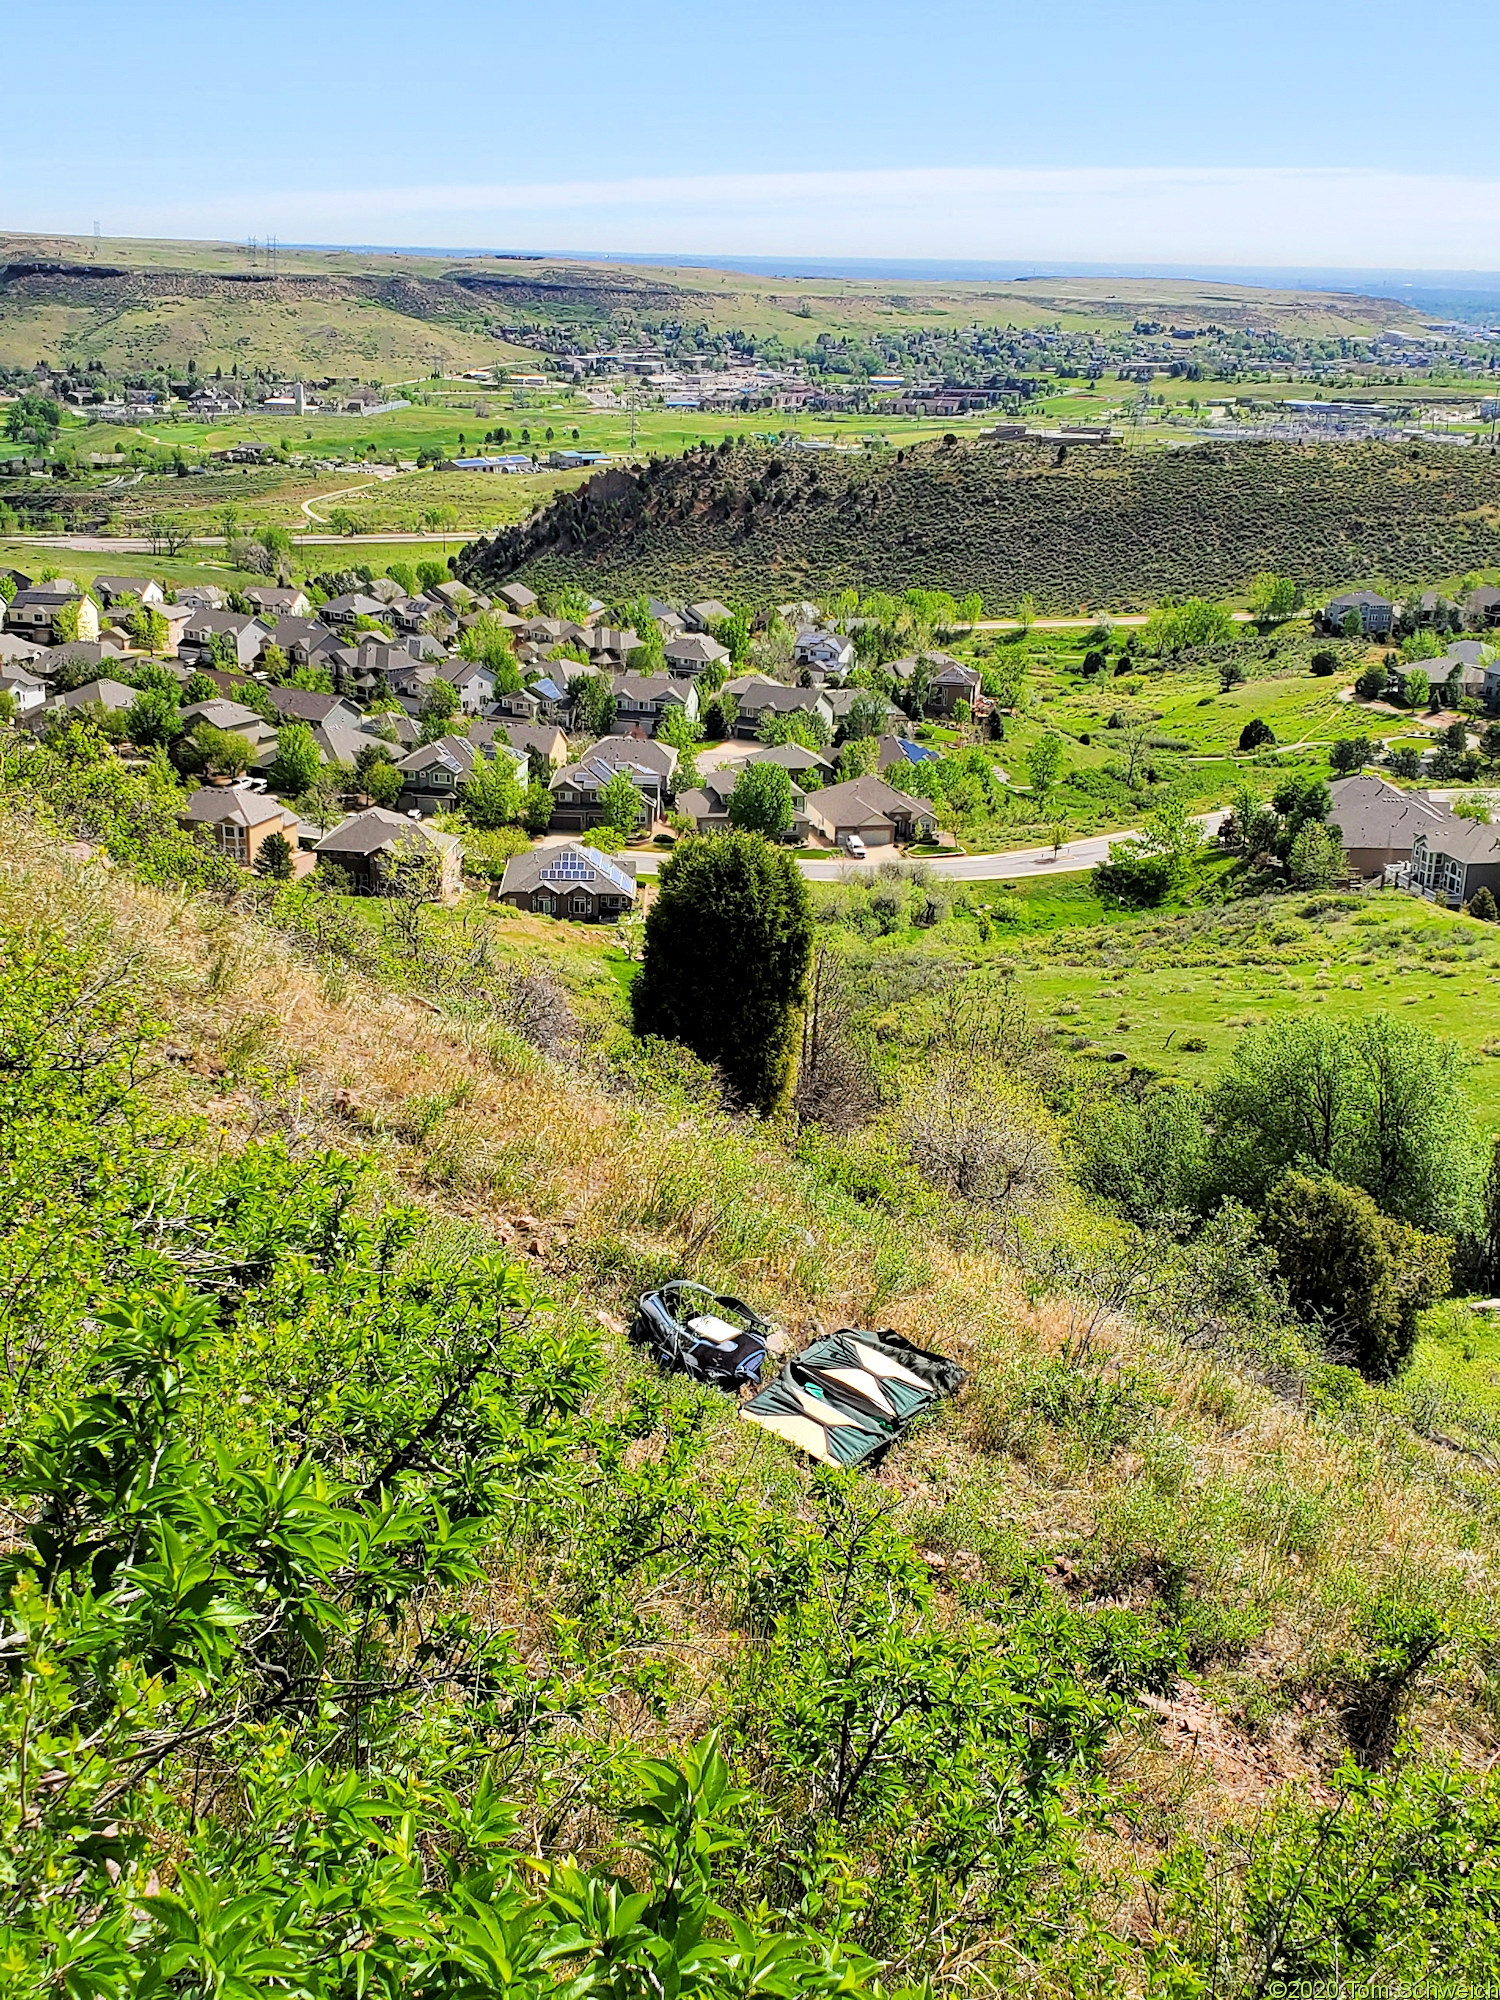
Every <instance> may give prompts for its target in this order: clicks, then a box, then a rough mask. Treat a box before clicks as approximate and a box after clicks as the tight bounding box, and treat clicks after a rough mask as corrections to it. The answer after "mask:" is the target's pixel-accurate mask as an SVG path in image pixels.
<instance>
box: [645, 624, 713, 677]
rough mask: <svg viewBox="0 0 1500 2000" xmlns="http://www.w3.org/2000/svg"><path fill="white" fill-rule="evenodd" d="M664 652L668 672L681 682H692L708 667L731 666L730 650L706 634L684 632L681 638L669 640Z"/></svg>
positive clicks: (663, 649)
mask: <svg viewBox="0 0 1500 2000" xmlns="http://www.w3.org/2000/svg"><path fill="white" fill-rule="evenodd" d="M662 651H663V653H664V654H665V656H666V662H667V672H668V673H669V674H672V675H673V676H675V677H676V678H677V679H679V680H692V679H693V678H694V677H695V676H696V675H698V674H701V673H702V672H703V671H704V669H705V668H707V667H724V668H726V669H727V668H728V666H729V650H728V648H727V647H725V646H721V645H720V644H719V642H718V640H717V639H710V638H709V636H708V634H707V633H706V632H684V633H683V634H682V636H681V638H678V639H669V640H668V641H667V643H666V645H665V646H664V647H663V648H662Z"/></svg>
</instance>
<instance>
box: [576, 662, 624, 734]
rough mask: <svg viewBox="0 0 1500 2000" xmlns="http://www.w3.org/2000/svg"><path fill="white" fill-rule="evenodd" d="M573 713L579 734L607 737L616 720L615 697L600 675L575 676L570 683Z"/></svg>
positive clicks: (607, 683) (612, 690)
mask: <svg viewBox="0 0 1500 2000" xmlns="http://www.w3.org/2000/svg"><path fill="white" fill-rule="evenodd" d="M568 693H569V695H570V696H571V697H572V701H573V713H574V717H575V719H576V722H577V727H578V729H579V732H580V733H581V734H582V735H585V736H607V735H608V734H609V731H610V725H611V724H612V723H613V721H614V719H615V709H616V703H615V695H614V689H613V688H612V687H611V686H610V684H609V682H608V681H607V680H605V679H604V678H603V676H602V675H600V674H575V675H574V677H573V678H572V680H570V681H569V682H568Z"/></svg>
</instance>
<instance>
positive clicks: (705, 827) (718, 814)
mask: <svg viewBox="0 0 1500 2000" xmlns="http://www.w3.org/2000/svg"><path fill="white" fill-rule="evenodd" d="M789 747H793V748H795V747H796V746H795V745H793V746H789ZM804 754H805V753H804ZM761 761H769V753H768V758H767V760H762V759H758V758H747V759H746V760H745V762H746V763H747V764H748V763H757V762H761ZM743 769H744V766H743V765H739V766H735V765H731V766H730V767H729V768H728V769H727V770H719V771H710V772H709V773H708V774H707V776H706V777H703V778H700V779H699V781H698V783H697V784H696V785H695V786H693V787H692V788H691V789H690V790H688V791H685V792H679V793H678V794H677V801H676V809H677V811H678V812H680V813H686V814H687V816H688V818H689V819H690V820H692V822H693V824H694V825H695V826H696V827H697V829H698V831H699V832H700V833H722V832H724V831H725V829H726V828H727V827H728V826H729V825H730V819H729V800H730V795H731V794H732V793H733V791H734V788H735V786H736V785H737V784H738V782H739V777H740V772H741V770H743ZM797 778H798V774H796V773H793V774H791V785H792V824H791V826H790V828H789V829H788V832H789V833H790V834H791V835H792V836H793V837H794V838H795V839H797V840H806V839H807V837H808V834H809V831H810V823H809V820H808V816H807V798H806V795H805V793H804V791H803V789H802V787H801V785H800V784H799V783H798V781H797Z"/></svg>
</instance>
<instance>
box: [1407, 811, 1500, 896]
mask: <svg viewBox="0 0 1500 2000" xmlns="http://www.w3.org/2000/svg"><path fill="white" fill-rule="evenodd" d="M1411 886H1412V887H1413V888H1414V889H1415V890H1417V892H1418V893H1419V894H1420V895H1423V896H1431V897H1432V898H1433V900H1434V901H1435V902H1439V903H1447V904H1448V905H1449V906H1450V907H1453V906H1457V905H1459V904H1462V903H1467V902H1468V900H1469V898H1470V897H1471V896H1476V895H1478V893H1479V891H1480V890H1481V889H1488V890H1489V892H1490V894H1491V895H1492V896H1495V897H1496V898H1497V899H1500V827H1496V826H1486V825H1484V824H1483V823H1482V822H1481V821H1479V820H1473V819H1458V818H1456V817H1454V816H1453V815H1451V814H1450V815H1449V816H1448V818H1446V819H1444V820H1441V821H1439V822H1438V823H1437V824H1436V825H1435V826H1420V827H1418V828H1417V830H1416V831H1415V832H1414V833H1413V835H1412V843H1411Z"/></svg>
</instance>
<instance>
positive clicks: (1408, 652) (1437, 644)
mask: <svg viewBox="0 0 1500 2000" xmlns="http://www.w3.org/2000/svg"><path fill="white" fill-rule="evenodd" d="M1447 650H1448V649H1447V647H1446V646H1445V645H1444V644H1443V642H1442V640H1441V639H1440V638H1439V637H1438V635H1437V633H1436V632H1434V631H1433V630H1432V628H1431V626H1429V625H1419V626H1418V627H1417V629H1416V631H1415V632H1408V633H1407V635H1406V637H1405V638H1404V639H1403V640H1402V641H1401V657H1402V659H1403V660H1404V661H1405V662H1406V663H1407V665H1408V666H1410V665H1411V664H1412V663H1413V662H1415V661H1417V660H1440V659H1441V658H1442V657H1443V654H1444V653H1445V652H1446V651H1447ZM1423 699H1424V700H1425V699H1426V697H1425V696H1424V697H1423Z"/></svg>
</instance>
